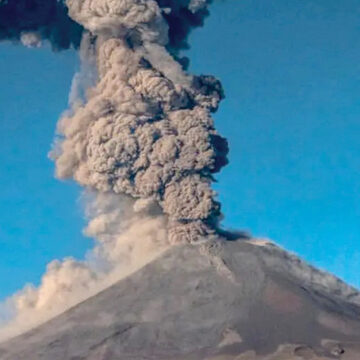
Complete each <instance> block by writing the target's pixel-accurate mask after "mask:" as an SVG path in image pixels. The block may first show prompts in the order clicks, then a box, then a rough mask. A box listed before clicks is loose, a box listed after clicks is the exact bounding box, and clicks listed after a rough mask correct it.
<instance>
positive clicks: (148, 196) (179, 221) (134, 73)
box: [0, 0, 228, 339]
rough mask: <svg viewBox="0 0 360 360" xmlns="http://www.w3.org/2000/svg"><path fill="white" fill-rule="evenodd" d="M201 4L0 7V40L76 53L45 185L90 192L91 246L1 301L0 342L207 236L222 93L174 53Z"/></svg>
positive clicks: (162, 0)
mask: <svg viewBox="0 0 360 360" xmlns="http://www.w3.org/2000/svg"><path fill="white" fill-rule="evenodd" d="M45 3H46V4H45ZM209 3H210V1H205V0H187V1H185V0H184V1H179V0H177V1H175V0H159V1H154V0H117V1H114V0H67V2H66V5H67V7H68V9H66V8H65V7H64V4H63V3H62V2H61V1H55V0H53V1H49V0H47V1H41V0H32V1H30V2H28V1H25V0H23V1H21V0H17V1H15V0H7V1H5V2H4V0H3V1H2V2H0V14H8V15H9V14H11V16H12V17H13V18H12V19H13V20H12V21H10V22H8V23H4V22H3V21H1V19H2V17H1V15H0V39H5V38H6V39H10V40H20V41H21V42H22V43H23V44H24V45H26V46H32V47H34V46H39V45H40V43H41V42H42V41H44V40H49V41H51V42H52V44H53V48H54V49H62V48H67V47H69V46H73V47H76V48H77V47H80V49H79V53H80V57H81V60H82V61H81V63H82V68H81V70H80V72H79V73H77V74H76V75H75V77H74V80H73V84H72V88H71V92H70V95H69V103H70V108H69V110H68V111H66V112H65V113H64V115H63V116H62V117H61V119H60V121H59V124H58V134H57V138H56V141H55V146H54V149H53V151H52V152H51V157H52V158H53V159H54V161H55V164H56V175H57V177H59V178H61V179H74V180H75V181H76V182H78V183H79V184H81V185H82V186H84V187H85V188H86V189H87V191H88V192H89V191H90V192H91V194H92V195H91V196H88V197H87V201H86V202H85V203H86V204H87V205H86V208H87V215H88V218H89V225H88V226H87V228H86V230H85V233H86V235H88V236H91V237H93V238H94V239H96V245H95V248H94V249H93V250H92V251H91V252H89V254H88V256H87V258H86V260H85V261H82V262H79V261H76V260H75V259H72V258H69V259H65V260H64V261H62V262H60V261H54V262H52V263H51V264H50V265H49V266H48V269H47V272H46V273H45V275H44V276H43V278H42V281H41V284H40V286H39V287H37V288H35V287H32V286H29V287H26V288H25V289H24V290H23V291H21V292H20V293H18V294H16V295H14V296H13V297H11V298H10V299H9V300H8V302H7V307H8V308H10V309H11V312H12V314H13V318H12V320H11V322H10V323H8V325H7V326H5V327H4V328H2V330H0V338H2V339H4V338H5V337H10V336H14V335H16V334H18V333H20V332H23V331H25V330H27V329H29V328H31V327H34V326H36V325H38V324H39V323H41V322H44V321H46V320H48V319H49V318H51V317H53V316H55V315H57V314H59V313H61V312H63V311H64V310H66V309H68V308H69V307H71V306H73V305H74V304H76V303H78V302H80V301H82V300H84V299H86V298H87V297H89V296H91V295H93V294H95V293H96V292H98V291H101V290H102V289H104V288H106V287H107V286H109V285H110V284H111V283H113V282H114V281H117V280H119V279H121V278H123V277H124V276H126V275H128V274H129V273H131V272H133V271H135V270H136V269H138V268H139V267H141V266H143V265H144V264H146V263H148V262H149V261H151V260H152V259H154V257H156V256H157V255H159V254H160V253H161V252H162V251H164V250H165V249H167V247H168V246H170V245H173V244H177V243H184V242H189V243H197V242H202V241H204V240H205V239H207V238H209V237H211V236H212V235H217V234H218V226H219V220H220V218H221V212H220V204H219V203H218V201H217V200H216V194H215V193H214V191H213V190H212V188H211V185H212V181H213V174H214V173H216V172H218V171H219V170H220V169H221V168H222V167H223V166H224V165H226V164H227V158H226V156H227V153H228V146H227V142H226V140H225V139H224V138H222V137H221V136H220V135H219V134H218V132H217V131H216V129H215V127H214V121H213V119H212V117H211V113H213V112H214V111H216V110H217V108H218V105H219V102H220V101H221V100H222V99H223V97H224V94H223V90H222V87H221V84H220V82H219V81H218V80H217V79H215V78H214V77H212V76H192V75H190V74H188V73H187V72H186V70H185V67H186V64H187V60H186V59H184V58H181V56H180V53H179V50H180V49H182V48H186V47H187V43H186V40H187V36H188V34H189V32H190V31H191V29H192V28H193V27H196V26H199V25H202V22H203V20H204V18H205V17H206V16H207V15H208V4H209ZM29 4H30V5H31V6H30V8H27V6H28V5H29ZM42 5H44V7H42ZM22 12H23V13H24V17H22ZM67 14H68V15H69V16H70V18H71V19H72V20H71V19H70V18H68V17H67ZM33 17H35V18H33ZM21 19H24V22H21ZM80 34H82V41H81V45H80V40H79V35H80ZM30 314H31V316H30ZM29 318H30V319H31V320H30V321H29V320H28V319H29ZM25 319H27V320H26V321H25Z"/></svg>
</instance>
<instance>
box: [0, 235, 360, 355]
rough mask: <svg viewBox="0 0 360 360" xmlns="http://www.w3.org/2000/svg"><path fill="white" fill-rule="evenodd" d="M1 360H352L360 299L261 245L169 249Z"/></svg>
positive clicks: (9, 345) (357, 346)
mask: <svg viewBox="0 0 360 360" xmlns="http://www.w3.org/2000/svg"><path fill="white" fill-rule="evenodd" d="M0 359H2V360H25V359H26V360H130V359H131V360H145V359H146V360H155V359H156V360H255V359H256V360H258V359H262V360H300V359H314V360H316V359H317V360H327V359H329V360H330V359H342V360H359V359H360V294H359V293H358V291H357V290H356V289H354V288H351V287H349V286H347V285H346V284H344V283H343V282H341V281H340V280H338V279H337V278H335V277H333V276H332V275H329V274H327V273H325V272H321V271H319V270H316V269H315V268H313V267H311V266H309V265H307V264H306V263H304V262H303V261H302V260H300V259H299V258H297V257H295V256H294V255H291V254H289V253H287V252H285V251H284V250H282V249H280V248H278V247H277V246H276V245H274V244H272V243H269V242H261V241H256V240H249V241H245V240H242V241H235V242H223V241H221V240H216V241H209V242H206V243H203V244H201V245H197V246H194V245H178V246H174V247H172V248H171V249H170V250H168V251H167V252H166V253H164V254H163V255H161V257H159V258H158V259H156V260H155V261H153V262H152V263H150V264H149V265H147V266H146V267H144V268H143V269H141V270H140V271H138V272H137V273H135V274H133V275H131V276H129V277H128V278H126V279H124V280H122V281H120V282H118V283H116V284H115V285H113V286H112V287H110V288H108V289H106V290H105V291H103V292H101V293H99V294H98V295H96V296H94V297H92V298H90V299H88V300H86V301H85V302H83V303H81V304H79V305H78V306H76V307H74V308H72V309H70V310H69V311H67V312H66V313H64V314H62V315H60V316H59V317H57V318H55V319H53V320H51V321H49V322H47V323H46V324H44V325H42V326H40V327H38V328H36V329H33V330H32V331H30V332H28V333H26V334H24V335H21V336H18V337H17V338H14V339H12V340H10V341H7V342H6V343H3V344H0Z"/></svg>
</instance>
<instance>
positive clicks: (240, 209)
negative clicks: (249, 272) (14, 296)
mask: <svg viewBox="0 0 360 360" xmlns="http://www.w3.org/2000/svg"><path fill="white" fill-rule="evenodd" d="M211 10H212V13H211V16H210V17H209V18H208V19H207V21H206V25H205V27H204V28H202V29H197V30H196V31H195V32H194V33H193V34H192V35H191V38H190V43H191V45H192V48H191V50H189V51H188V55H189V56H190V58H191V70H192V71H194V72H196V73H209V74H215V75H216V76H218V77H219V78H220V79H221V80H222V82H223V84H224V87H225V90H226V94H227V99H226V100H225V101H224V102H223V104H222V107H221V110H220V111H219V112H218V114H217V115H216V122H217V127H218V129H219V131H220V132H221V133H222V134H223V135H225V136H226V137H227V138H228V139H229V142H230V147H231V154H230V165H228V167H227V168H225V169H224V170H223V171H222V173H221V174H220V175H218V176H217V178H218V181H219V182H218V184H217V185H216V189H217V190H218V192H219V193H220V200H221V201H222V203H223V211H224V213H225V216H226V218H225V221H224V224H225V225H226V226H228V227H232V228H240V229H247V230H249V231H251V232H252V233H253V234H254V235H258V236H266V237H270V238H272V239H274V240H275V241H276V242H278V243H279V244H281V245H283V246H285V247H286V248H287V249H290V250H293V251H295V252H297V253H298V254H300V255H301V256H302V257H304V258H305V259H306V260H308V261H310V262H311V263H313V264H315V265H318V266H320V267H322V268H325V269H328V270H330V271H332V272H334V273H336V274H337V275H338V276H340V277H342V278H344V279H345V280H347V281H349V282H351V283H352V284H355V285H357V286H360V275H359V274H360V242H359V238H360V221H359V220H360V219H359V217H360V206H359V197H360V191H359V190H360V189H359V187H360V172H359V168H360V141H359V139H358V134H359V133H360V101H359V99H360V41H359V39H360V16H359V15H360V5H359V3H358V0H344V1H341V2H340V1H338V0H309V1H306V2H305V1H303V0H293V1H288V0H271V1H270V0H269V1H263V0H241V1H238V0H225V1H221V0H215V2H214V5H212V8H211ZM77 66H78V64H77V58H76V54H75V53H74V52H72V51H68V52H62V53H57V54H54V53H51V52H50V51H49V50H48V49H46V48H44V49H40V50H29V49H25V48H21V47H16V46H13V45H9V44H1V45H0V79H1V80H0V94H1V96H0V164H1V172H0V298H3V297H5V296H7V295H9V294H11V293H12V292H13V291H14V290H16V289H19V288H21V287H22V286H23V285H24V283H26V282H29V281H30V282H34V283H38V281H39V278H40V276H41V274H42V273H43V271H44V269H45V266H46V263H48V262H49V261H51V260H52V259H54V258H62V257H64V256H68V255H73V256H76V257H80V258H81V257H82V256H83V255H84V252H85V251H86V249H87V248H89V247H90V246H91V244H92V242H91V240H89V239H85V238H83V237H82V235H81V229H82V226H83V218H82V213H81V206H80V205H79V202H78V201H77V197H78V195H79V190H78V189H77V188H76V187H75V186H74V185H71V184H70V183H62V182H59V181H57V180H55V179H53V165H52V163H51V162H50V161H49V160H48V159H47V152H48V150H49V148H50V144H51V141H52V138H53V133H54V130H55V124H56V120H57V118H58V116H59V114H60V113H61V111H62V110H63V109H64V108H65V107H66V102H67V94H68V89H69V87H70V83H71V78H72V75H73V73H74V71H75V69H76V68H77Z"/></svg>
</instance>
